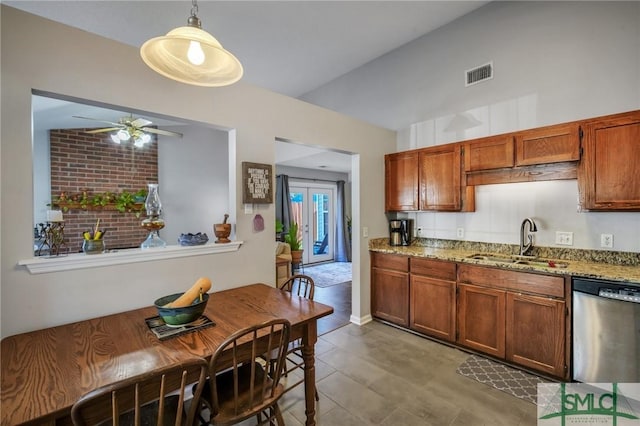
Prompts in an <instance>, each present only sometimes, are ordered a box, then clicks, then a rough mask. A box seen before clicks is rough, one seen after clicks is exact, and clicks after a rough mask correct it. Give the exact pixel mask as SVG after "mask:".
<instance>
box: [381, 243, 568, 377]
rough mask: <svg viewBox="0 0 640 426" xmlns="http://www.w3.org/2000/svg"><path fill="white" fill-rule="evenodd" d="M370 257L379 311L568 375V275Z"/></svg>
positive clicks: (409, 325) (428, 332)
mask: <svg viewBox="0 0 640 426" xmlns="http://www.w3.org/2000/svg"><path fill="white" fill-rule="evenodd" d="M371 259H372V261H371V265H372V268H371V296H372V297H371V313H372V315H373V316H374V317H376V318H380V319H383V320H385V321H389V322H391V323H394V324H397V325H399V326H402V327H406V328H410V329H411V330H414V331H416V332H419V333H421V334H424V335H427V336H432V337H435V338H438V339H440V340H443V341H447V342H451V343H454V344H456V345H459V346H463V347H466V348H469V349H472V350H475V351H478V352H482V353H485V354H487V355H490V356H492V357H495V358H499V359H503V360H506V361H508V362H511V363H514V364H518V365H521V366H523V367H526V368H530V369H532V370H536V371H539V372H541V373H544V374H548V375H551V376H555V377H559V378H563V379H566V378H568V374H569V368H568V362H569V359H568V357H567V354H568V348H567V345H568V344H569V343H568V339H567V331H566V330H567V328H566V327H568V326H570V325H569V321H568V320H567V318H568V317H567V312H568V310H567V303H566V302H565V285H564V283H565V279H564V277H562V276H558V275H545V274H537V273H529V272H520V271H514V270H507V269H502V268H492V267H486V266H478V265H470V264H466V263H455V262H448V261H442V260H435V259H427V258H418V257H409V256H400V255H389V254H383V253H377V252H372V253H371Z"/></svg>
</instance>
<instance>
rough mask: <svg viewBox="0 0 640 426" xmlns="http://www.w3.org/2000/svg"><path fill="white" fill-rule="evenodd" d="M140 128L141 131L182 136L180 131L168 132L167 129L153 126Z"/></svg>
mask: <svg viewBox="0 0 640 426" xmlns="http://www.w3.org/2000/svg"><path fill="white" fill-rule="evenodd" d="M140 130H142V131H143V132H148V133H155V134H157V135H164V136H175V137H178V138H181V137H182V133H178V132H170V131H169V130H162V129H156V128H154V127H143V128H141V129H140Z"/></svg>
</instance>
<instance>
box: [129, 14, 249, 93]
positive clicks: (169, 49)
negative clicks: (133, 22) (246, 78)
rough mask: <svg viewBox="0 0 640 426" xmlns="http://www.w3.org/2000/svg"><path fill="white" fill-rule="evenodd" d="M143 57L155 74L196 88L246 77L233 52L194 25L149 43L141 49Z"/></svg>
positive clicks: (156, 38)
mask: <svg viewBox="0 0 640 426" xmlns="http://www.w3.org/2000/svg"><path fill="white" fill-rule="evenodd" d="M196 45H199V46H200V51H198V49H197V47H194V46H196ZM192 49H194V51H193V52H192ZM200 53H201V54H200ZM140 56H141V57H142V60H143V61H144V62H145V63H146V64H147V65H148V66H149V67H150V68H151V69H152V70H154V71H155V72H157V73H159V74H161V75H163V76H165V77H167V78H170V79H173V80H176V81H179V82H181V83H186V84H192V85H196V86H206V87H220V86H228V85H230V84H233V83H235V82H237V81H238V80H240V79H241V78H242V74H243V69H242V65H241V64H240V61H239V60H238V59H237V58H236V57H235V56H234V55H233V54H232V53H231V52H229V51H227V50H225V49H224V48H223V47H222V45H221V44H220V43H219V42H218V40H216V39H215V38H214V37H213V36H212V35H211V34H209V33H208V32H206V31H204V30H201V29H200V28H196V27H192V26H185V27H179V28H176V29H174V30H171V31H169V32H168V33H167V35H166V36H163V37H155V38H152V39H150V40H147V41H146V42H145V43H144V44H143V45H142V47H141V48H140ZM200 61H201V62H200ZM198 62H200V63H198Z"/></svg>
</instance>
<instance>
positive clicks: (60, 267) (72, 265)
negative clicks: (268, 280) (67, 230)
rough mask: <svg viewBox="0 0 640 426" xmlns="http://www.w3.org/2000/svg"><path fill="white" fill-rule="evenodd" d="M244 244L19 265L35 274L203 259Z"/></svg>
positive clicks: (45, 258)
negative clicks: (168, 260)
mask: <svg viewBox="0 0 640 426" xmlns="http://www.w3.org/2000/svg"><path fill="white" fill-rule="evenodd" d="M241 245H242V241H232V242H230V243H226V244H216V243H207V244H203V245H201V246H178V245H171V246H167V247H164V248H152V249H145V250H142V249H139V248H136V249H126V250H117V251H112V252H108V253H101V254H89V255H87V254H84V253H72V254H69V255H63V256H51V257H49V256H42V257H33V258H31V259H25V260H20V261H19V262H18V265H20V266H26V267H27V269H28V270H29V272H30V273H31V274H45V273H49V272H60V271H71V270H74V269H86V268H94V267H98V266H110V265H122V264H125V263H138V262H148V261H150V260H163V259H175V258H178V257H191V256H200V255H203V254H215V253H228V252H232V251H238V250H239V249H240V246H241Z"/></svg>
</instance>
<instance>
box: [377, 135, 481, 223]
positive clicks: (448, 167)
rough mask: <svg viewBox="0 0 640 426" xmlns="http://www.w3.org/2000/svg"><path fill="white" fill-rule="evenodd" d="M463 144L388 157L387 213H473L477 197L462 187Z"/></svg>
mask: <svg viewBox="0 0 640 426" xmlns="http://www.w3.org/2000/svg"><path fill="white" fill-rule="evenodd" d="M461 176H462V150H461V145H460V144H447V145H438V146H435V147H431V148H423V149H419V150H413V151H405V152H398V153H395V154H388V155H386V156H385V211H387V212H393V211H416V210H437V211H460V210H463V209H464V211H473V210H474V208H475V204H474V194H473V190H472V189H471V188H469V189H466V188H465V187H464V186H463V185H462V184H461V182H462V177H461Z"/></svg>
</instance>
